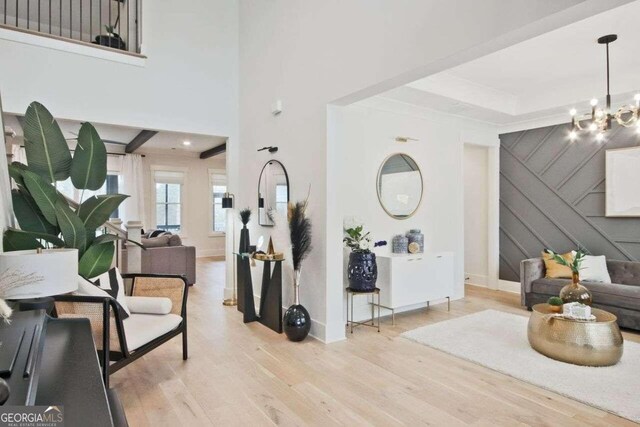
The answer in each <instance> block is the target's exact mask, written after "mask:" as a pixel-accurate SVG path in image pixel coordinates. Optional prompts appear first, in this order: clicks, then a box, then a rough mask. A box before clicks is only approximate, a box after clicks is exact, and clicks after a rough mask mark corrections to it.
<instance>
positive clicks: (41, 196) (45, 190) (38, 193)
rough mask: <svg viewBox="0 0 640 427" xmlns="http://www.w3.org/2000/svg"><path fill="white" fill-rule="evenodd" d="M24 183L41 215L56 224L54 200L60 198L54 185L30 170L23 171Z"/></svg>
mask: <svg viewBox="0 0 640 427" xmlns="http://www.w3.org/2000/svg"><path fill="white" fill-rule="evenodd" d="M22 177H23V178H24V183H25V185H26V187H27V189H28V190H29V193H30V194H31V197H33V200H35V202H36V204H37V205H38V208H40V211H41V212H42V215H44V217H45V218H46V219H47V221H49V222H50V223H51V224H53V225H58V219H57V218H56V202H57V201H58V200H60V197H59V196H58V192H57V191H56V189H55V187H54V186H53V185H51V184H50V183H48V182H47V181H45V180H44V179H43V178H42V177H41V176H40V175H37V174H35V173H33V172H31V171H23V172H22Z"/></svg>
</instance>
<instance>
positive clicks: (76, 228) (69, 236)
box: [56, 200, 87, 254]
mask: <svg viewBox="0 0 640 427" xmlns="http://www.w3.org/2000/svg"><path fill="white" fill-rule="evenodd" d="M56 218H58V225H59V226H60V231H62V237H64V242H65V245H66V246H67V247H70V248H76V249H78V250H79V251H80V254H82V253H83V252H84V248H85V247H86V244H87V231H86V230H85V228H84V223H83V222H82V220H81V219H80V217H79V216H78V215H76V213H75V212H74V211H72V210H71V208H70V207H69V205H68V204H66V203H64V202H62V201H61V200H58V201H57V202H56Z"/></svg>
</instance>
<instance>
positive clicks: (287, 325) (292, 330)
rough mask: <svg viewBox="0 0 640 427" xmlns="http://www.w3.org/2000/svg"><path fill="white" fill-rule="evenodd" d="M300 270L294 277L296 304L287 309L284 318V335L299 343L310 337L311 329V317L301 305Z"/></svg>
mask: <svg viewBox="0 0 640 427" xmlns="http://www.w3.org/2000/svg"><path fill="white" fill-rule="evenodd" d="M299 287H300V270H296V271H295V272H294V276H293V295H294V297H293V299H294V303H293V305H292V306H291V307H289V308H288V309H287V311H286V312H285V313H284V317H283V319H282V320H283V327H284V333H285V334H286V335H287V338H289V340H290V341H294V342H298V341H302V340H304V339H305V338H306V337H307V335H309V330H310V329H311V316H310V315H309V312H308V311H307V309H306V308H304V307H303V306H302V305H300V294H299V291H298V290H299Z"/></svg>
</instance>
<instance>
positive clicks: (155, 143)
mask: <svg viewBox="0 0 640 427" xmlns="http://www.w3.org/2000/svg"><path fill="white" fill-rule="evenodd" d="M57 122H58V124H59V125H60V129H61V130H62V133H63V134H64V137H65V138H67V139H68V140H73V139H74V138H76V137H77V136H78V130H79V129H80V125H81V124H80V123H79V122H77V121H72V120H57ZM92 124H93V125H94V127H95V128H96V130H97V132H98V134H99V135H100V137H101V138H102V140H103V141H105V142H107V143H112V145H110V148H109V150H110V151H113V152H121V151H122V152H124V146H125V145H126V144H127V143H128V142H131V140H132V139H133V138H134V137H135V136H136V135H137V134H138V133H140V129H135V128H129V127H125V126H114V125H105V124H100V123H92ZM5 126H8V127H10V128H11V129H12V130H13V131H14V132H15V133H16V136H15V137H14V138H10V139H9V141H10V142H14V143H19V144H22V136H23V132H22V126H21V125H20V122H19V120H18V118H17V117H16V116H13V115H6V117H5ZM226 140H227V138H226V137H223V136H214V135H196V134H189V133H182V132H165V131H163V132H158V133H157V134H156V135H154V136H153V137H152V138H151V139H149V140H148V141H147V142H146V143H145V144H144V145H143V146H142V147H140V148H139V149H138V151H136V152H139V153H145V152H147V153H148V152H172V153H174V154H178V155H185V156H195V155H197V154H198V153H201V152H203V151H206V150H208V149H210V148H213V147H216V146H218V145H220V144H223V143H225V142H226ZM184 141H189V142H190V143H191V144H190V145H188V146H186V145H184V144H183V142H184ZM223 157H224V154H220V155H218V156H216V158H223Z"/></svg>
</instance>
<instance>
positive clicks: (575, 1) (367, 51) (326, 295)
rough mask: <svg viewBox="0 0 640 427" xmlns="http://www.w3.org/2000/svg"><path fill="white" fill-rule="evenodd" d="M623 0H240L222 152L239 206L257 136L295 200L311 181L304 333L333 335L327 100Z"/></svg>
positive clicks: (334, 235) (336, 299)
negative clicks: (231, 122)
mask: <svg viewBox="0 0 640 427" xmlns="http://www.w3.org/2000/svg"><path fill="white" fill-rule="evenodd" d="M604 3H607V4H604ZM622 3H624V1H611V2H598V1H593V0H589V1H584V2H583V1H579V0H566V1H555V0H554V1H552V0H539V1H536V2H531V1H528V0H515V1H510V2H504V1H498V0H491V1H483V2H478V1H472V0H455V1H448V2H441V1H436V0H429V1H427V0H407V1H403V2H392V1H383V0H375V1H371V0H354V1H349V2H344V1H339V0H329V1H323V2H309V1H306V0H272V1H268V2H265V1H262V0H241V2H240V39H239V45H240V83H239V85H240V123H239V131H240V135H241V137H242V141H241V144H240V145H239V146H236V147H231V150H230V154H231V157H230V158H229V163H228V164H229V168H230V170H238V171H239V176H238V177H237V179H238V181H235V177H233V178H232V186H233V187H234V188H236V190H235V193H236V194H237V195H238V199H239V205H240V206H244V205H250V206H252V207H254V208H255V207H256V206H257V181H258V173H259V171H260V168H261V166H262V164H263V163H264V162H265V161H266V160H267V159H268V157H269V156H268V155H266V154H265V153H264V152H260V153H257V152H256V149H257V148H259V147H261V146H264V145H277V146H279V147H280V151H279V152H278V153H277V155H276V156H275V158H276V159H278V160H280V161H282V162H283V163H284V165H285V167H287V169H288V171H289V176H290V179H291V181H292V186H291V195H292V198H293V200H300V199H302V198H304V197H305V196H306V194H307V190H308V187H309V185H310V184H311V186H312V193H311V200H310V208H311V212H312V213H311V215H312V216H311V218H312V220H313V221H314V224H315V226H314V230H315V236H314V250H313V251H312V254H311V256H310V257H309V259H308V260H307V261H306V262H305V266H304V273H303V274H304V278H303V284H302V289H301V294H302V295H301V299H302V303H303V304H304V305H305V306H306V307H307V308H308V310H309V312H310V314H311V316H312V318H313V324H312V331H311V333H312V334H313V335H315V336H317V337H319V338H321V339H323V340H326V341H333V340H337V339H342V338H344V324H343V322H342V300H343V292H344V290H343V289H342V279H341V278H342V249H341V245H342V243H341V241H342V218H341V215H340V213H339V212H340V209H339V206H338V203H339V202H338V201H337V198H336V197H335V194H336V192H337V190H338V188H339V186H340V185H341V182H340V181H339V180H338V179H337V174H336V173H335V172H336V170H338V169H339V167H340V161H341V160H340V159H341V151H340V147H339V146H338V145H337V143H335V141H334V140H333V137H334V136H335V135H337V131H338V130H337V128H336V126H335V125H334V124H333V123H332V119H333V115H334V113H335V111H334V107H330V108H329V110H328V109H327V106H328V104H330V103H333V102H334V101H336V100H340V103H341V104H343V105H344V104H345V103H348V102H349V101H355V100H360V99H363V98H365V97H367V96H371V95H375V94H377V93H380V92H381V91H384V90H386V89H391V88H393V87H396V86H398V85H401V84H405V83H408V82H410V81H413V80H417V79H418V78H422V77H425V76H426V75H429V74H431V73H435V72H437V71H441V70H443V69H446V68H449V67H451V66H453V65H457V64H459V63H462V62H464V61H468V60H471V59H474V58H477V57H479V56H481V55H484V54H487V53H490V52H492V51H495V50H498V49H501V48H503V47H506V46H509V45H512V44H514V43H517V42H520V41H522V40H525V39H528V38H530V37H533V36H535V35H539V34H541V33H543V32H546V31H549V30H551V29H554V28H557V27H559V26H562V25H565V24H567V23H569V22H573V21H575V20H577V19H581V18H583V17H586V16H590V15H592V14H594V13H597V12H600V11H604V10H607V9H609V8H611V7H613V6H615V5H617V4H622ZM576 5H577V6H576ZM275 99H281V100H282V101H283V107H284V111H283V113H282V114H280V115H279V116H277V117H274V116H272V115H271V114H270V106H271V105H272V103H273V102H274V100H275ZM459 155H460V159H461V156H462V151H461V150H460V153H459ZM460 197H461V198H462V195H460ZM252 228H253V229H254V230H259V229H261V227H258V226H257V225H256V224H255V223H254V224H252ZM274 231H275V230H274ZM264 232H266V233H268V232H271V230H267V229H265V230H264ZM255 234H257V233H255ZM289 284H290V281H288V282H287V283H285V286H287V287H288V285H289ZM284 302H285V305H287V304H288V303H289V302H290V301H287V300H286V299H285V301H284Z"/></svg>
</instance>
